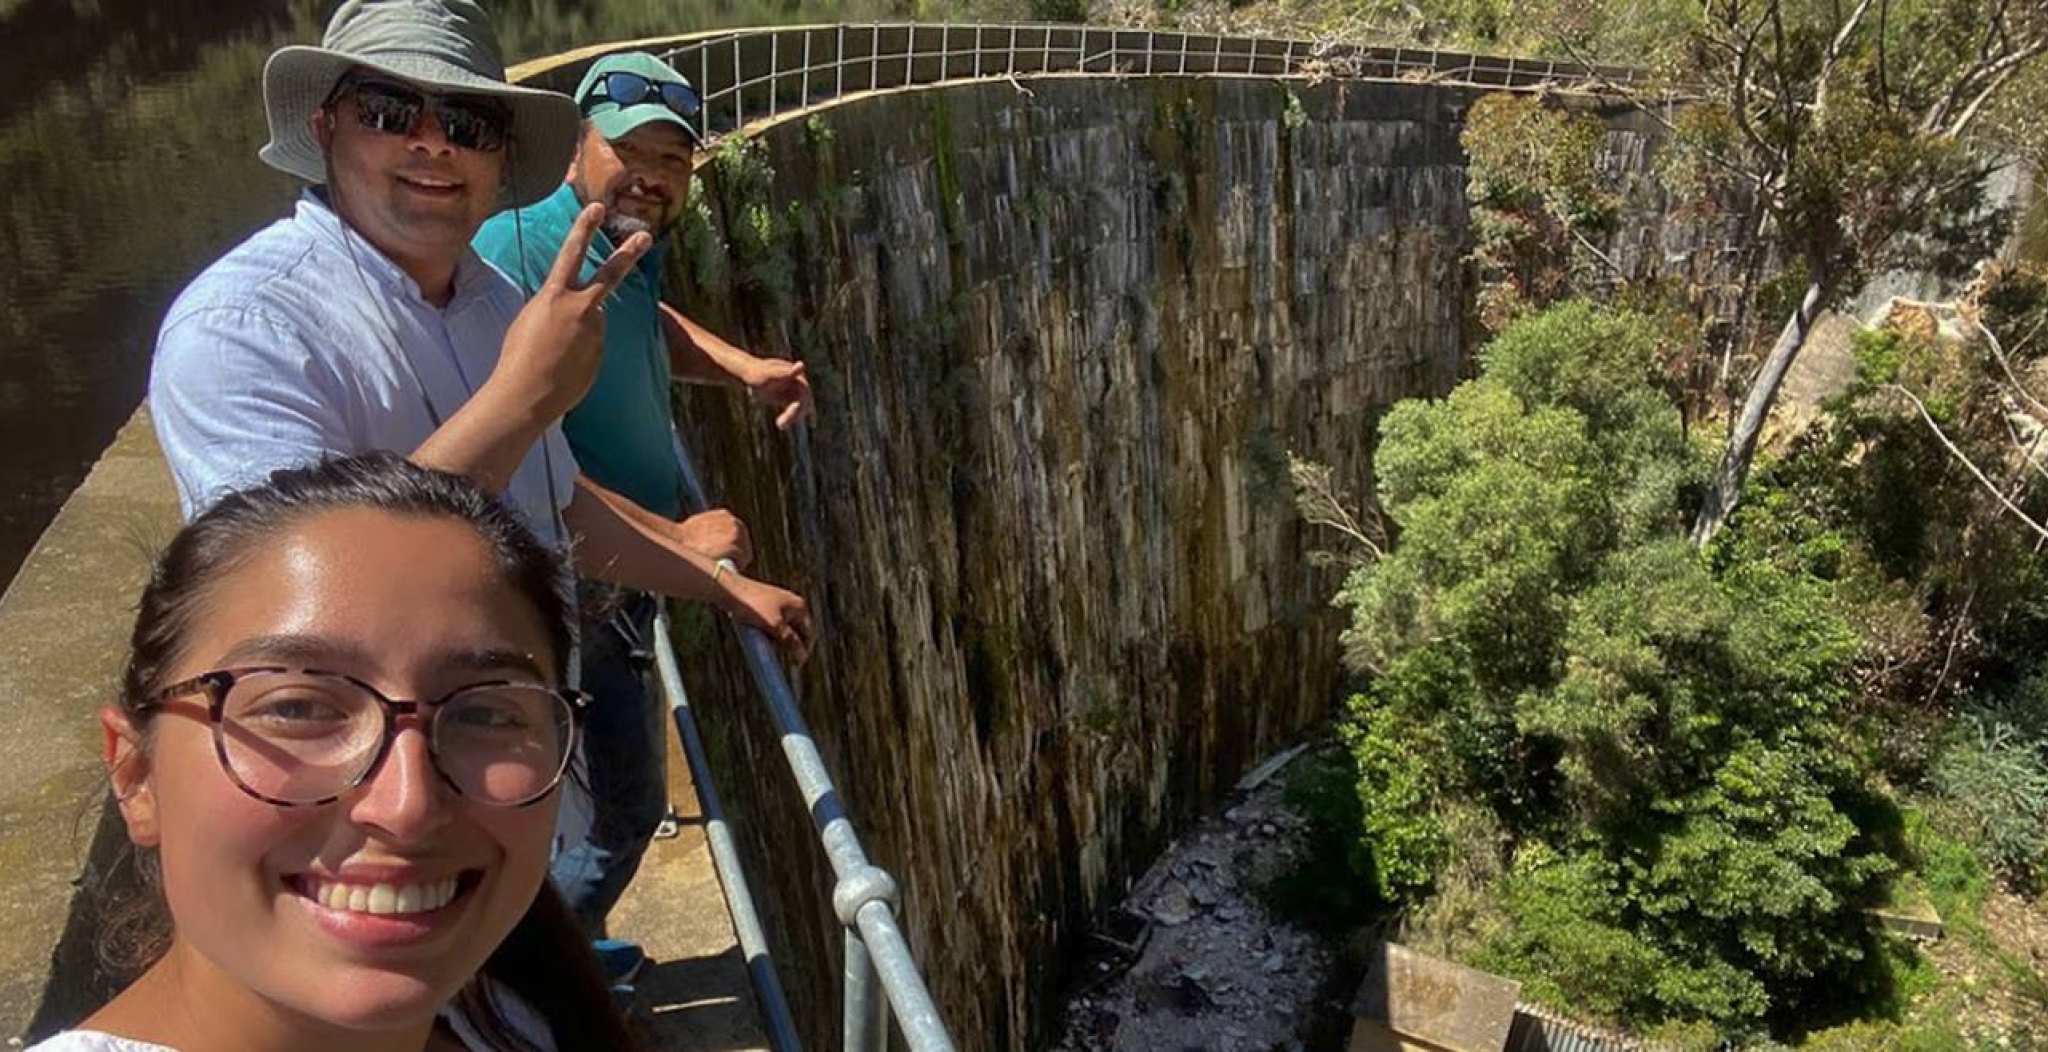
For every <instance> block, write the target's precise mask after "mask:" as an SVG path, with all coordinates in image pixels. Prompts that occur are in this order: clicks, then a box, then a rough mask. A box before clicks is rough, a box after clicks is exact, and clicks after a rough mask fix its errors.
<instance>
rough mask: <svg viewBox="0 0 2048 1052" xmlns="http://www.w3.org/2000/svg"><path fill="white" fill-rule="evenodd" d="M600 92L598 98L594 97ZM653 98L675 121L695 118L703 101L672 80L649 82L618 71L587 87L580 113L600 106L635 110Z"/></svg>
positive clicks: (643, 78)
mask: <svg viewBox="0 0 2048 1052" xmlns="http://www.w3.org/2000/svg"><path fill="white" fill-rule="evenodd" d="M600 90H601V91H603V94H602V95H600V94H598V92H599V91H600ZM653 95H659V96H661V104H662V105H664V106H667V107H668V108H669V111H670V112H671V113H674V114H675V115H676V116H678V117H684V118H690V117H695V116H696V115H697V111H699V110H701V109H703V108H704V100H702V99H700V98H698V97H697V89H695V88H692V87H691V86H689V85H688V84H678V83H676V82H675V81H672V80H664V81H652V80H648V79H647V78H646V77H643V76H641V75H640V74H638V73H627V72H625V71H623V70H621V71H619V72H616V73H607V74H605V75H604V76H602V77H599V78H597V83H595V84H593V85H591V86H590V91H589V93H588V94H586V95H584V96H583V110H584V112H586V113H588V112H589V111H590V108H591V107H592V106H595V105H597V104H598V103H600V102H616V103H618V104H619V105H620V106H638V105H640V104H641V103H643V102H646V101H647V99H648V97H649V96H653Z"/></svg>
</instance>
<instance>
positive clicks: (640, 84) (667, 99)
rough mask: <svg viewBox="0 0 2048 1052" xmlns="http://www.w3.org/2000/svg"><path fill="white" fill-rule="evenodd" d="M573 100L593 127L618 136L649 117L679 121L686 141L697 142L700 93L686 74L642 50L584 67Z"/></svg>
mask: <svg viewBox="0 0 2048 1052" xmlns="http://www.w3.org/2000/svg"><path fill="white" fill-rule="evenodd" d="M576 105H577V106H578V107H579V108H581V109H582V111H583V115H584V116H585V117H587V118H589V119H590V123H591V124H593V125H596V126H597V130H598V133H599V134H601V135H603V136H604V137H605V138H607V139H618V138H622V137H624V136H625V135H627V134H628V133H630V132H632V130H633V129H635V128H638V127H640V126H641V125H643V124H647V123H650V122H653V121H667V122H668V123H670V124H675V125H679V126H680V127H681V128H682V129H683V130H684V131H685V132H688V133H689V135H690V141H692V142H695V143H699V144H701V143H702V142H703V141H704V136H703V135H702V134H701V133H700V132H699V131H698V121H699V120H700V118H701V115H702V114H703V112H704V102H703V99H702V98H700V97H699V96H698V95H697V89H696V87H695V86H694V85H692V84H691V83H690V80H689V78H688V77H685V76H683V75H682V74H681V73H677V72H676V71H675V69H674V68H673V67H671V66H670V65H669V64H668V63H666V62H663V61H662V60H660V59H658V58H655V57H654V56H653V55H650V54H648V53H647V52H645V51H628V52H625V53H623V54H618V55H606V56H605V57H603V58H601V59H598V60H597V61H596V62H593V63H591V64H590V68H589V69H588V70H586V71H584V74H583V83H581V84H579V85H577V86H576Z"/></svg>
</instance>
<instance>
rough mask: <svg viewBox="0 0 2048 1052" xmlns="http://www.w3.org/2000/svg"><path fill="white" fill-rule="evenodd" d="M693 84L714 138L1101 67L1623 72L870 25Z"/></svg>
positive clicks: (776, 35) (1434, 78)
mask: <svg viewBox="0 0 2048 1052" xmlns="http://www.w3.org/2000/svg"><path fill="white" fill-rule="evenodd" d="M662 58H664V59H665V60H666V61H667V62H668V63H669V64H670V65H672V66H674V67H675V68H676V69H678V70H680V71H682V72H683V73H684V74H685V75H687V76H690V77H692V78H694V79H695V81H696V84H697V87H698V90H699V92H700V93H701V94H702V96H703V99H704V107H705V118H704V124H705V131H706V133H707V135H709V136H717V135H720V134H725V133H729V132H732V131H735V130H737V129H739V128H742V127H745V126H746V125H747V124H748V123H750V122H752V121H761V120H768V119H772V118H774V117H777V116H780V115H781V114H783V113H787V112H789V111H791V110H795V109H802V108H804V107H808V106H815V105H819V104H821V103H826V102H831V101H833V100H835V99H839V98H842V97H844V96H847V95H853V94H859V93H862V92H869V91H882V90H887V89H891V88H902V87H915V86H923V85H931V84H941V83H953V82H959V81H967V80H975V79H984V78H991V77H1021V76H1046V75H1055V74H1071V73H1106V74H1121V75H1130V76H1149V75H1175V76H1179V75H1187V74H1200V75H1227V76H1265V77H1283V76H1284V77H1322V78H1334V79H1345V80H1382V81H1385V80H1392V81H1423V82H1428V83H1434V84H1448V85H1457V86H1467V87H1480V88H1491V89H1496V90H1509V91H1535V90H1548V91H1592V90H1612V89H1613V86H1614V85H1616V84H1621V85H1640V84H1643V83H1644V82H1645V81H1646V80H1647V75H1646V74H1645V73H1644V72H1643V71H1641V70H1636V69H1631V68H1628V67H1624V66H1588V65H1583V64H1580V63H1576V62H1558V61H1555V60H1551V59H1527V58H1515V57H1512V56H1495V55H1475V54H1468V53H1465V52H1453V51H1439V50H1435V49H1428V48H1404V47H1369V46H1364V45H1358V44H1330V43H1323V42H1318V41H1312V40H1293V39H1286V38H1280V37H1253V36H1232V35H1229V34H1217V33H1186V32H1180V31H1177V30H1157V29H1118V28H1103V27H1096V26H1084V25H1059V24H1046V23H954V22H873V23H865V24H860V25H809V26H785V27H780V28H772V29H738V30H733V31H730V32H725V33H708V34H704V35H702V36H698V37H695V38H693V39H691V40H689V41H688V42H686V43H683V44H680V45H678V46H676V47H674V48H671V49H669V50H667V51H666V52H664V53H663V54H662Z"/></svg>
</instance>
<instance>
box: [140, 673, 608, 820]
mask: <svg viewBox="0 0 2048 1052" xmlns="http://www.w3.org/2000/svg"><path fill="white" fill-rule="evenodd" d="M202 692H203V693H205V694H206V695H208V697H209V698H210V700H211V704H210V705H209V707H208V709H207V719H208V720H209V721H210V722H211V723H212V724H213V746H214V752H215V754H216V755H218V756H219V758H220V765H221V768H222V769H223V770H225V771H226V772H227V775H228V778H229V780H231V781H233V782H234V783H235V785H236V786H237V787H239V788H240V789H241V790H242V791H243V792H245V793H248V794H249V795H250V796H253V797H255V798H256V799H258V800H262V801H264V802H266V803H271V804H276V805H278V806H280V807H301V806H311V805H318V804H327V803H332V802H334V801H335V800H339V799H341V797H342V796H344V795H346V794H347V793H348V792H349V791H350V790H352V789H354V788H355V787H357V786H359V785H361V784H363V783H364V782H365V781H368V780H369V778H370V777H371V775H373V774H375V773H376V770H377V768H378V767H379V766H381V765H382V764H383V762H384V758H385V756H387V755H389V754H390V752H391V743H392V742H394V741H396V740H397V738H398V717H400V716H407V715H411V716H416V717H418V718H419V719H421V720H422V721H423V722H424V723H425V727H424V730H425V731H426V733H427V748H428V753H429V755H430V756H431V757H432V759H433V765H434V770H435V771H436V772H437V773H439V774H440V776H441V780H442V781H444V782H446V783H447V784H448V786H449V787H450V788H452V789H454V790H455V791H456V792H457V793H460V794H461V795H462V796H464V797H466V798H468V799H471V800H476V801H479V802H481V803H486V804H491V805H493V806H497V807H524V806H526V805H528V804H532V803H535V802H537V801H539V800H540V799H542V798H543V797H545V796H547V794H548V793H549V792H551V791H552V790H553V789H554V788H555V786H556V785H557V784H558V783H560V782H561V780H562V772H563V771H565V770H567V769H568V767H569V757H570V754H571V753H572V752H574V750H575V745H576V724H577V718H578V716H579V714H580V713H581V712H582V710H583V709H584V707H585V706H587V705H588V704H589V698H588V696H587V695H585V694H583V693H582V692H581V691H574V690H569V691H557V690H552V689H550V688H548V687H544V686H542V685H540V684H538V683H515V682H510V681H491V682H487V683H472V684H469V685H467V686H463V687H457V688H456V689H454V690H452V691H449V692H448V693H446V694H444V695H442V696H441V697H439V698H436V699H434V700H432V701H398V700H394V699H392V698H387V697H385V696H384V695H383V694H381V693H379V692H378V691H377V689H376V688H375V687H372V686H370V685H369V684H367V683H364V682H362V681H361V680H358V679H356V678H354V677H352V676H344V675H340V674H338V673H333V672H320V671H315V670H311V669H291V668H228V669H217V670H215V671H212V672H203V673H201V674H199V675H197V676H194V677H192V678H191V679H188V680H184V681H182V682H179V683H173V684H171V685H170V686H168V687H165V688H164V689H162V690H160V691H158V692H157V693H156V694H155V695H154V696H153V697H152V698H150V699H149V702H148V703H147V704H146V705H145V706H144V708H145V709H148V708H158V707H162V706H163V705H164V703H165V702H168V701H170V700H171V699H173V698H177V697H182V696H184V695H187V694H197V693H202Z"/></svg>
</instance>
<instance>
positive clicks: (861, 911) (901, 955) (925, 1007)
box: [654, 435, 953, 1052]
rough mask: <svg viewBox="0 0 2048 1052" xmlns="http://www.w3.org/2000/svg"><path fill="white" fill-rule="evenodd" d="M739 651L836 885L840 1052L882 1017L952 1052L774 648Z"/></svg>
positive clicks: (736, 927) (745, 919)
mask: <svg viewBox="0 0 2048 1052" xmlns="http://www.w3.org/2000/svg"><path fill="white" fill-rule="evenodd" d="M671 441H672V443H673V445H674V448H675V457H676V463H677V465H678V466H680V467H681V469H682V480H683V486H682V489H683V505H684V509H685V511H686V512H688V513H689V514H693V515H694V514H696V513H698V512H701V511H704V510H705V509H706V508H707V507H708V506H709V505H708V503H707V502H706V500H705V495H704V487H703V484H702V482H701V481H700V480H699V478H698V475H697V468H696V464H695V462H694V461H692V460H691V459H690V454H689V451H688V450H686V449H685V448H684V447H683V443H682V440H681V438H679V437H675V436H673V435H671ZM658 609H659V612H658V613H657V614H656V615H655V629H654V657H655V664H656V666H657V667H658V669H659V671H660V674H661V685H662V690H663V691H664V692H665V693H666V694H667V695H668V702H669V711H670V713H671V715H672V716H673V717H674V718H675V724H676V733H677V734H678V735H680V736H681V737H682V739H683V755H684V757H685V758H686V759H687V760H688V761H689V764H690V774H691V777H692V778H693V779H695V781H696V784H697V799H698V803H699V805H700V806H701V808H702V809H703V812H704V825H705V839H706V842H707V843H708V845H709V846H710V849H711V860H712V866H713V867H714V868H715V869H716V871H717V873H718V882H719V885H720V887H722V888H723V889H724V891H725V900H726V907H727V909H728V910H730V912H731V913H732V918H733V931H734V934H735V935H736V936H738V938H739V942H740V952H741V953H743V954H744V955H745V956H746V959H747V973H748V976H749V978H750V979H751V980H752V981H753V984H754V991H755V995H756V997H757V999H758V1000H759V1002H760V1008H761V1016H762V1019H763V1022H764V1023H765V1024H766V1025H767V1029H768V1043H769V1045H770V1047H772V1048H774V1049H775V1050H776V1052H796V1050H798V1049H800V1048H801V1047H802V1045H801V1044H800V1042H799V1041H798V1039H797V1036H796V1025H795V1021H794V1019H793V1018H792V1016H791V1014H790V1010H789V1001H788V998H787V997H785V996H784V994H783V991H782V981H781V978H780V976H779V975H778V974H777V973H776V970H775V963H774V960H773V958H772V957H770V955H769V953H768V946H767V939H766V937H765V933H764V931H763V930H762V927H761V918H760V914H759V912H758V911H757V910H756V909H755V907H754V898H753V894H752V891H751V890H750V889H749V888H748V886H747V880H746V875H745V873H744V872H742V870H741V867H740V860H739V850H738V847H737V845H736V844H734V842H733V838H732V831H731V829H730V828H729V827H728V826H727V824H726V821H725V812H724V808H723V806H722V805H721V804H720V802H719V799H718V790H717V789H716V787H715V786H714V785H713V784H712V779H711V766H710V760H709V758H708V757H707V755H706V754H705V751H704V740H703V737H702V735H701V734H699V732H698V729H697V720H696V715H695V713H694V712H693V711H692V710H691V708H690V699H689V694H688V693H687V692H686V691H685V690H684V689H683V681H682V676H681V674H680V666H679V665H678V664H677V662H676V654H675V646H674V644H673V642H672V641H671V640H670V638H669V616H668V608H667V604H665V603H664V604H661V605H660V606H659V608H658ZM733 628H734V631H735V633H736V634H737V635H738V636H739V641H740V649H741V650H742V652H744V654H745V655H746V660H747V670H748V671H749V672H750V673H752V674H753V679H754V686H755V687H756V688H757V689H759V691H760V693H761V698H762V700H763V701H765V702H766V703H767V705H768V715H769V718H770V719H771V720H773V721H774V724H775V729H776V731H777V733H778V734H780V735H781V738H782V751H783V755H784V756H785V757H787V758H788V760H789V769H790V772H791V773H792V774H793V775H795V777H796V783H797V789H798V790H799V791H800V792H801V793H802V794H803V798H804V804H805V805H806V807H807V808H808V809H809V811H810V813H811V819H812V821H813V822H814V823H815V824H816V825H817V828H818V837H819V840H820V841H821V842H822V843H823V844H824V848H825V857H826V858H827V859H829V860H830V861H831V864H832V872H833V876H834V877H835V879H836V884H835V885H834V886H833V889H832V909H833V911H834V912H835V913H836V914H837V915H838V917H839V923H840V924H841V925H842V926H843V927H844V928H845V933H846V946H845V955H844V957H845V982H846V986H845V991H846V996H845V1002H846V1004H845V1015H844V1020H843V1026H844V1034H845V1048H846V1052H884V1050H885V1049H887V1048H888V1026H889V1017H890V1014H891V1010H892V1009H893V1010H894V1014H895V1017H896V1020H897V1023H898V1026H899V1027H900V1028H901V1030H902V1032H903V1037H904V1040H905V1041H906V1042H907V1043H908V1044H909V1046H910V1048H911V1049H912V1052H952V1049H953V1039H952V1037H951V1036H950V1035H949V1034H948V1033H947V1032H946V1024H945V1021H944V1020H942V1019H941V1018H940V1017H939V1010H938V1006H937V1005H936V1004H934V1003H933V1002H932V996H931V992H930V991H929V990H927V989H926V987H925V983H924V976H923V975H921V974H920V973H919V972H918V968H917V962H916V960H915V959H913V958H912V957H911V955H910V944H909V942H908V941H906V940H905V939H904V937H903V930H902V928H900V927H899V926H898V925H897V923H896V914H895V910H894V908H893V907H894V904H895V901H896V882H895V880H894V879H893V878H891V877H890V876H889V874H888V872H887V871H885V870H883V869H881V868H880V867H878V866H875V865H873V864H871V863H869V862H868V857H867V853H866V852H865V851H864V850H862V849H861V846H860V837H859V835H858V834H857V833H855V832H854V829H853V822H852V821H851V820H849V819H848V818H847V815H846V809H845V807H844V806H842V805H841V803H840V801H839V793H838V790H836V789H834V788H833V786H832V776H831V774H829V773H828V772H827V771H826V770H825V760H824V757H823V756H821V755H820V754H819V752H818V746H817V743H816V742H815V741H814V740H812V738H811V731H810V728H809V727H808V726H806V725H805V724H804V718H803V714H802V713H801V712H800V711H798V709H797V705H796V698H795V696H794V695H793V694H792V693H791V692H790V689H789V680H788V678H787V677H786V676H784V675H783V671H782V662H781V660H780V658H779V657H778V656H777V655H776V650H775V644H774V643H772V642H770V641H769V639H768V637H767V636H765V635H763V634H762V633H761V630H760V629H757V628H754V627H752V626H750V625H741V624H739V623H738V622H734V623H733Z"/></svg>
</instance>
